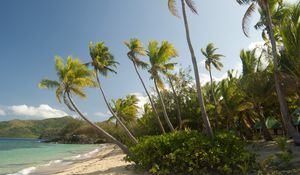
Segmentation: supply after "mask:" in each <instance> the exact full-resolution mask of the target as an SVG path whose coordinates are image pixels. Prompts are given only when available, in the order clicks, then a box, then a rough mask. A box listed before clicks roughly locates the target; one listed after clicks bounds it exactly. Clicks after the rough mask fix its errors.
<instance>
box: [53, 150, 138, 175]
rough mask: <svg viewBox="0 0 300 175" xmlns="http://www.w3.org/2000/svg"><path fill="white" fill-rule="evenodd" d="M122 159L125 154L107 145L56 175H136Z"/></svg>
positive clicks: (129, 164)
mask: <svg viewBox="0 0 300 175" xmlns="http://www.w3.org/2000/svg"><path fill="white" fill-rule="evenodd" d="M124 157H125V154H123V153H122V151H121V150H120V149H119V148H118V147H117V146H115V145H108V146H106V147H105V148H103V149H102V150H101V151H100V152H99V153H98V154H97V156H95V157H94V158H91V159H90V160H87V161H85V162H80V163H75V164H74V165H72V166H71V167H70V168H67V169H65V170H62V171H61V172H59V173H57V174H56V175H76V174H77V175H79V174H85V175H138V174H136V173H134V172H133V170H132V166H131V165H132V163H129V162H125V161H124V160H123V158H124ZM140 175H141V174H140Z"/></svg>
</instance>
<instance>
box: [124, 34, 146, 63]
mask: <svg viewBox="0 0 300 175" xmlns="http://www.w3.org/2000/svg"><path fill="white" fill-rule="evenodd" d="M124 44H125V45H126V46H127V48H128V49H129V52H128V53H127V55H128V57H129V58H130V59H131V60H132V61H134V62H135V64H136V65H137V66H139V67H142V68H147V67H148V64H147V63H146V62H144V61H142V60H140V59H139V58H138V57H139V56H145V55H146V50H145V48H144V46H143V43H142V42H141V41H140V40H139V39H137V38H132V39H130V41H129V42H128V41H125V42H124Z"/></svg>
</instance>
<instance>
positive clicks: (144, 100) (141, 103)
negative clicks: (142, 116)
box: [130, 92, 149, 108]
mask: <svg viewBox="0 0 300 175" xmlns="http://www.w3.org/2000/svg"><path fill="white" fill-rule="evenodd" d="M130 95H135V96H136V97H137V98H138V99H139V102H138V104H137V105H138V107H139V108H143V107H144V104H146V103H149V99H148V96H147V95H143V94H141V93H139V92H135V93H130Z"/></svg>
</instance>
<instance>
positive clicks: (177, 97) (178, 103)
mask: <svg viewBox="0 0 300 175" xmlns="http://www.w3.org/2000/svg"><path fill="white" fill-rule="evenodd" d="M167 77H168V79H169V82H170V85H171V89H172V91H173V94H174V97H175V98H174V99H175V104H176V108H177V117H178V122H179V128H180V129H181V128H182V118H181V106H180V102H179V101H180V100H179V96H178V95H177V93H176V91H175V88H174V85H173V82H172V79H171V77H170V76H169V75H167Z"/></svg>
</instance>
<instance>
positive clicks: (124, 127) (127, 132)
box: [96, 71, 138, 144]
mask: <svg viewBox="0 0 300 175" xmlns="http://www.w3.org/2000/svg"><path fill="white" fill-rule="evenodd" d="M96 79H97V82H98V85H99V89H100V91H101V93H102V96H103V99H104V101H105V104H106V106H107V107H108V110H109V111H110V112H111V114H112V115H113V116H114V117H115V118H116V119H117V121H119V123H120V125H121V126H122V128H123V129H124V130H125V132H126V134H127V135H128V136H129V138H130V139H131V140H132V141H133V142H134V143H135V144H137V143H138V141H137V139H136V138H135V137H134V136H133V134H132V133H131V132H130V131H129V129H128V128H127V127H126V126H125V125H124V123H123V122H122V121H121V120H120V118H119V117H118V116H117V115H116V114H115V113H114V111H113V110H112V108H111V107H110V105H109V103H108V101H107V99H106V96H105V93H104V91H103V89H102V87H101V83H100V80H99V76H98V72H97V71H96Z"/></svg>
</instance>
